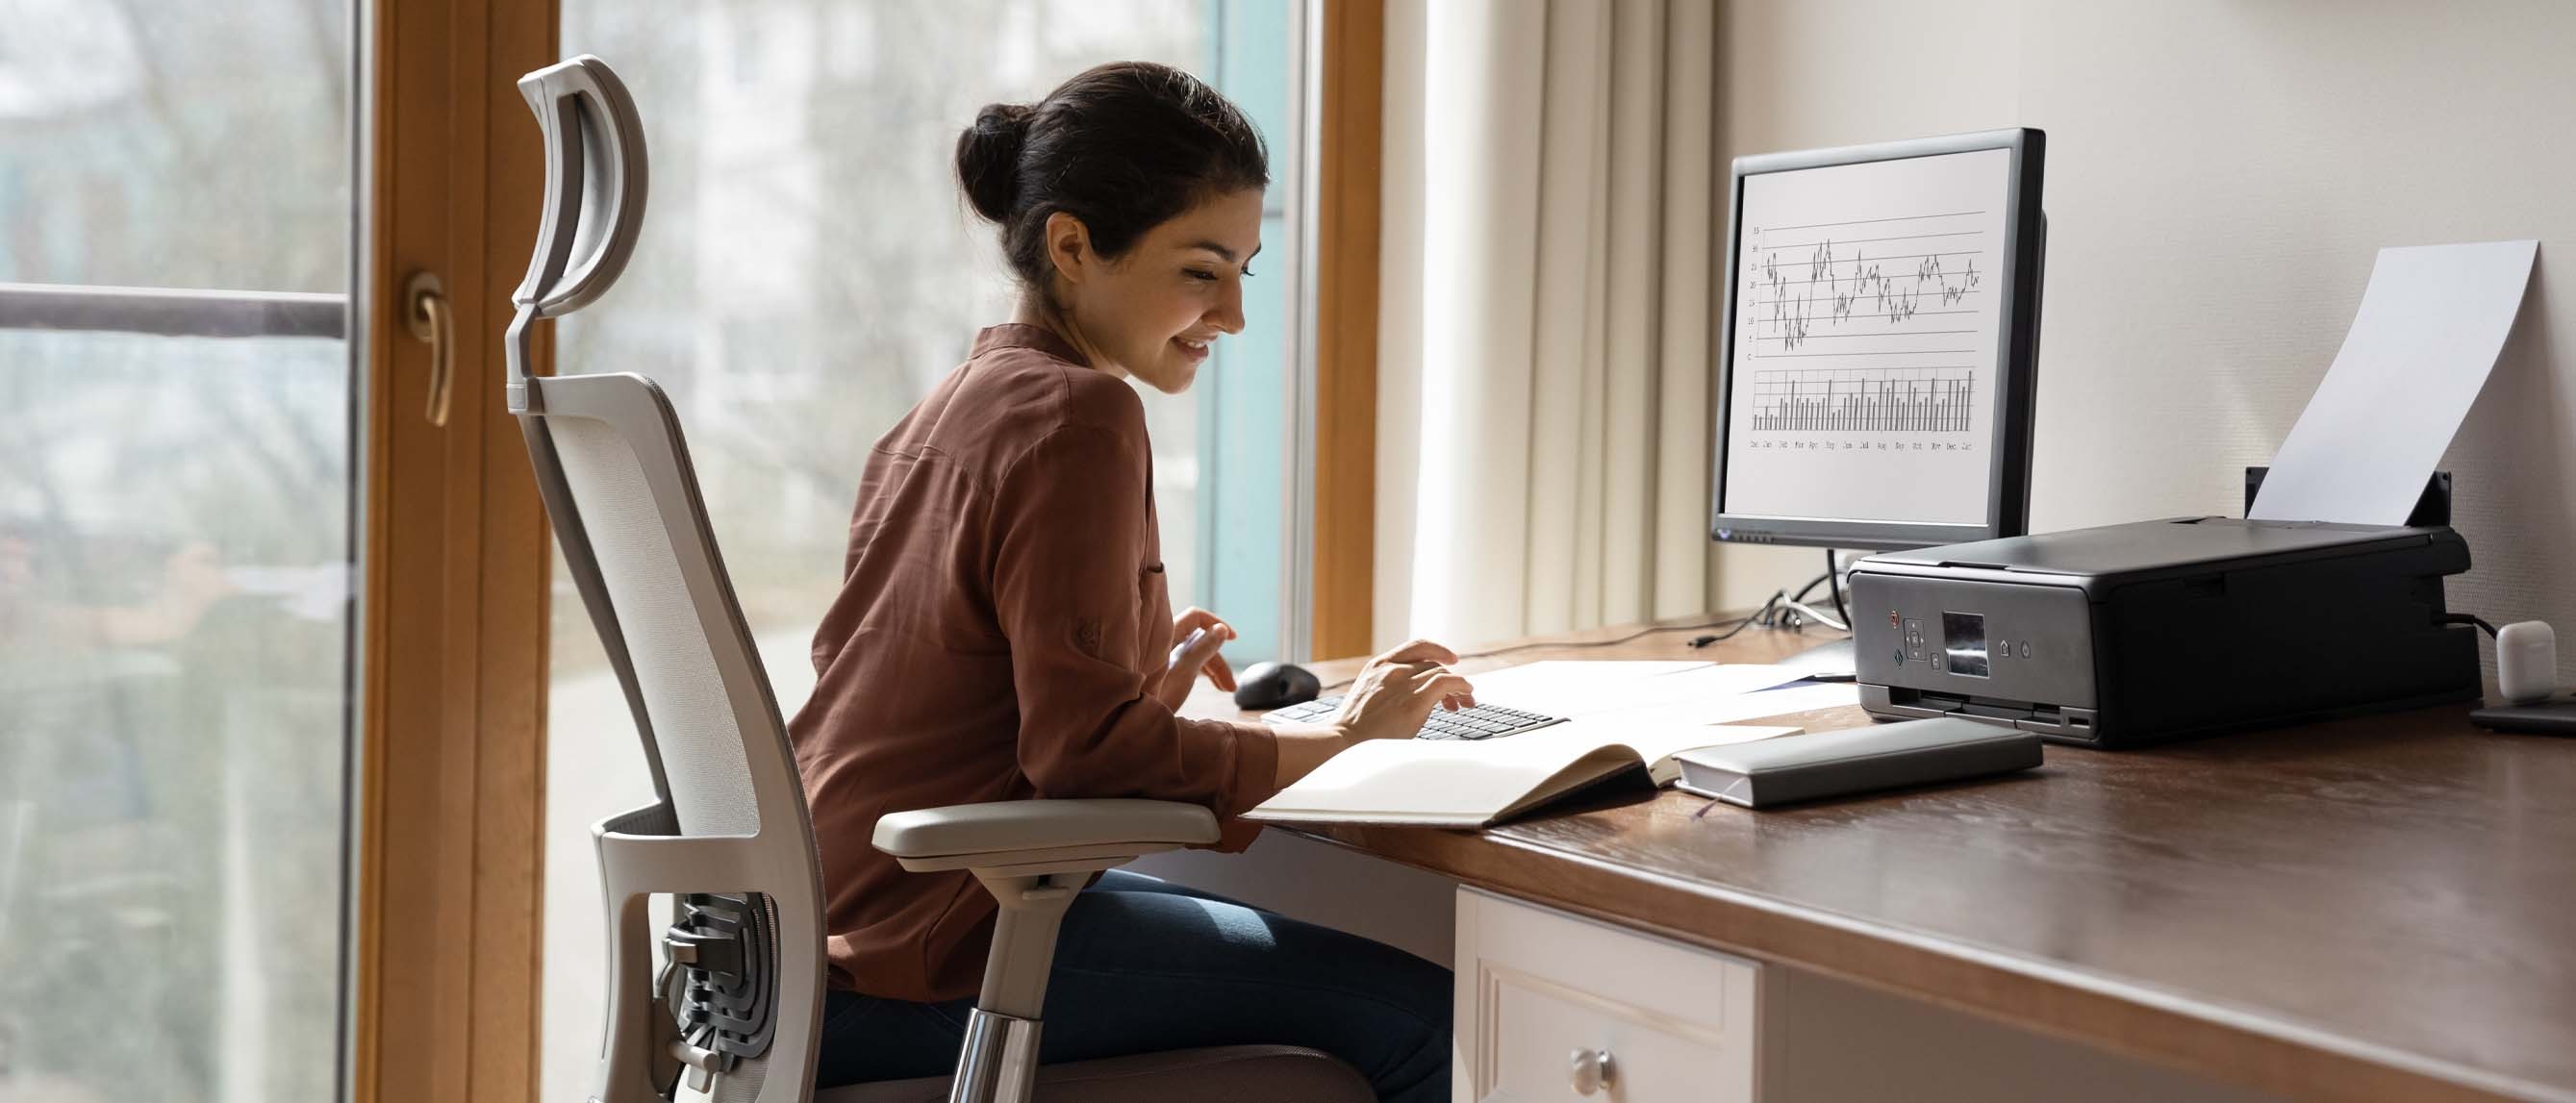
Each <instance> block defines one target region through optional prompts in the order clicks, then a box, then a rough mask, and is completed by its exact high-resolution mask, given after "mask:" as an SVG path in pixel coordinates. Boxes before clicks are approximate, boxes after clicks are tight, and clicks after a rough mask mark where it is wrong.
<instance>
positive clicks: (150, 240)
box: [0, 0, 356, 294]
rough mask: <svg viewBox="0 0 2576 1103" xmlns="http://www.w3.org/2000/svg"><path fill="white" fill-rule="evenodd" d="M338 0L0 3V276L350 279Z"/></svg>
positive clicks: (347, 59) (269, 281)
mask: <svg viewBox="0 0 2576 1103" xmlns="http://www.w3.org/2000/svg"><path fill="white" fill-rule="evenodd" d="M349 12H350V3H349V0H224V2H222V3H219V4H208V3H198V2H192V0H0V282H16V283H83V284H100V285H111V286H122V287H198V288H235V289H251V290H259V291H323V292H330V293H333V294H342V293H345V292H346V291H347V290H348V286H349V217H350V206H349V176H350V163H349V102H350V101H349V82H350V79H351V73H352V72H353V71H354V70H355V68H356V67H355V65H354V64H352V59H351V56H350V53H349Z"/></svg>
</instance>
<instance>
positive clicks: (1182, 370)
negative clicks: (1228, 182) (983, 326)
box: [1047, 188, 1261, 394]
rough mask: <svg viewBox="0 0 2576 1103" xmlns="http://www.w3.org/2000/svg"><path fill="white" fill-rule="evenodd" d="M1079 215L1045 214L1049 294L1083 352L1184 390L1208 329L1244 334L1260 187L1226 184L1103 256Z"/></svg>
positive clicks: (1205, 346)
mask: <svg viewBox="0 0 2576 1103" xmlns="http://www.w3.org/2000/svg"><path fill="white" fill-rule="evenodd" d="M1088 239H1089V235H1088V233H1087V232H1086V231H1085V230H1084V229H1083V227H1082V223H1081V222H1080V221H1079V220H1077V219H1074V218H1073V217H1072V216H1070V215H1065V214H1057V215H1055V216H1053V217H1052V218H1050V219H1049V220H1048V226H1047V246H1048V250H1049V252H1050V254H1051V255H1052V256H1053V258H1054V260H1055V266H1056V274H1057V276H1058V281H1057V297H1056V298H1057V302H1058V303H1059V304H1061V305H1062V307H1063V308H1064V312H1065V314H1067V315H1069V316H1070V320H1071V321H1072V323H1073V328H1074V330H1075V331H1076V332H1075V333H1074V334H1073V335H1072V336H1073V337H1074V341H1075V343H1076V344H1077V345H1080V346H1082V351H1083V352H1084V353H1085V354H1086V355H1088V356H1090V357H1091V358H1092V359H1093V360H1094V361H1095V366H1098V367H1101V368H1106V369H1108V370H1111V371H1115V372H1119V373H1121V374H1125V375H1132V376H1135V377H1136V378H1138V379H1141V380H1144V381H1145V384H1146V385H1147V386H1150V387H1152V388H1154V389H1155V390H1158V391H1162V392H1163V393H1165V394H1179V393H1181V392H1182V391H1185V390H1188V389H1189V386H1190V382H1191V381H1192V380H1194V379H1196V378H1197V377H1198V372H1199V365H1200V364H1203V363H1205V362H1206V361H1207V358H1208V352H1209V347H1210V346H1211V345H1213V344H1215V342H1216V338H1217V335H1219V334H1223V333H1241V332H1243V279H1244V277H1246V276H1249V275H1251V274H1252V273H1251V272H1250V271H1249V270H1248V266H1249V265H1250V264H1251V262H1252V257H1253V254H1255V253H1259V252H1260V251H1261V190H1260V189H1258V188H1245V189H1243V190H1241V191H1236V192H1230V193H1227V194H1225V195H1221V196H1218V197H1216V198H1214V199H1211V200H1208V201H1207V202H1204V203H1201V204H1199V205H1197V206H1195V207H1192V208H1190V209H1189V210H1186V211H1183V212H1181V213H1180V214H1178V215H1175V216H1173V217H1171V218H1169V219H1166V220H1164V222H1163V224H1162V225H1159V226H1156V227H1154V228H1153V229H1151V230H1147V231H1145V234H1144V236H1142V237H1140V238H1138V239H1137V241H1136V243H1135V244H1134V245H1132V246H1130V247H1129V248H1128V250H1127V252H1126V254H1125V255H1123V256H1120V257H1118V258H1116V259H1115V260H1103V259H1102V258H1101V257H1100V256H1099V254H1098V253H1096V252H1093V251H1092V250H1091V249H1090V242H1089V240H1088Z"/></svg>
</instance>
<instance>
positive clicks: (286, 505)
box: [0, 0, 355, 1103]
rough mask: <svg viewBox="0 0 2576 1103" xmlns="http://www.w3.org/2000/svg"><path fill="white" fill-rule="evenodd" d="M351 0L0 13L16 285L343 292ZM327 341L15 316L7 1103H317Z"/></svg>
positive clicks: (342, 391) (334, 907)
mask: <svg viewBox="0 0 2576 1103" xmlns="http://www.w3.org/2000/svg"><path fill="white" fill-rule="evenodd" d="M350 10H351V8H350V5H349V4H348V3H346V2H345V0H227V2H226V3H223V4H197V3H182V2H179V0H150V2H145V0H0V28H6V30H5V31H0V283H52V284H64V283H78V284H96V285H125V286H132V287H145V288H156V287H194V288H223V289H227V290H231V291H237V292H245V293H254V292H275V291H304V292H325V293H331V294H345V293H346V291H347V288H348V284H349V278H350V263H349V242H350V239H351V219H352V206H351V200H350V190H349V179H350V176H351V161H350V157H351V151H350V143H349V136H348V135H349V117H350V116H349V95H350V81H351V79H352V73H353V72H354V70H355V65H354V60H353V57H352V54H351V52H350V46H349V43H350V32H349V12H350ZM350 380H351V375H350V363H349V354H348V345H347V343H346V342H344V341H342V340H339V339H336V338H305V337H234V338H220V339H219V338H208V337H145V336H135V335H127V334H116V333H93V332H71V331H54V330H35V329H27V330H6V329H0V1099H26V1100H46V1101H53V1100H65V1101H72V1100H77V1101H82V1103H87V1101H91V1100H99V1101H108V1100H120V1101H121V1100H135V1099H150V1100H170V1101H180V1103H187V1101H201V1100H202V1101H216V1100H221V1101H228V1103H251V1101H271V1100H278V1101H305V1100H311V1101H322V1100H328V1099H332V1098H334V1097H335V1095H336V1091H337V1084H336V1081H337V1074H338V1064H339V1060H338V1058H339V1053H340V1047H341V1040H342V1032H341V1030H340V1025H341V1021H342V1019H341V1013H342V1009H343V1004H342V985H341V976H342V972H341V971H342V968H343V964H344V963H343V961H342V955H341V953H340V946H341V941H340V937H341V921H342V916H343V906H344V896H343V887H344V877H343V874H342V861H343V858H344V852H343V846H342V843H343V836H342V830H343V789H342V786H343V778H344V774H345V769H344V767H345V763H346V758H345V754H346V747H347V731H348V728H347V724H348V722H349V717H350V716H351V715H352V711H353V710H352V708H351V701H350V699H349V690H348V685H349V665H348V645H347V641H348V638H349V631H348V622H347V616H348V608H349V596H350V578H351V572H350V551H351V549H350V539H349V516H348V509H349V506H350V497H351V493H352V481H351V474H352V460H351V456H352V440H351V434H350V425H351V417H350V414H351V410H350V402H351V397H352V393H353V392H352V389H351V382H350Z"/></svg>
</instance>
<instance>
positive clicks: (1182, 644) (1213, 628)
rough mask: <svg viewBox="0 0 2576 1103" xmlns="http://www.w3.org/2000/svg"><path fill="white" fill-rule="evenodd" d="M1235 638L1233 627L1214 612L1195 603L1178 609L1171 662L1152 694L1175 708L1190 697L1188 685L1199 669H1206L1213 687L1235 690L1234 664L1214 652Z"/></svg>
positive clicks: (1175, 710)
mask: <svg viewBox="0 0 2576 1103" xmlns="http://www.w3.org/2000/svg"><path fill="white" fill-rule="evenodd" d="M1233 638H1234V627H1233V626H1232V625H1229V624H1227V623H1226V622H1224V621H1222V620H1218V619H1217V616H1216V614H1214V613H1211V612H1208V611H1207V610H1205V609H1201V608H1199V607H1197V606H1195V605H1194V606H1191V607H1190V608H1187V609H1183V610H1181V615H1179V616H1176V617H1173V618H1172V641H1173V642H1172V658H1171V664H1170V665H1169V666H1167V667H1165V668H1164V670H1163V680H1162V682H1161V683H1160V684H1158V685H1156V686H1155V687H1154V698H1155V699H1156V700H1158V701H1161V702H1162V703H1163V707H1165V708H1168V709H1171V710H1172V711H1174V712H1179V711H1180V710H1181V704H1182V703H1183V702H1185V701H1188V700H1189V699H1190V686H1191V685H1192V684H1193V683H1195V682H1197V681H1198V677H1199V672H1200V671H1201V670H1205V671H1206V672H1207V676H1208V681H1210V682H1214V683H1216V688H1218V689H1221V690H1224V691H1226V692H1227V693H1232V692H1234V668H1233V667H1231V666H1228V665H1226V661H1225V656H1223V655H1220V654H1217V651H1218V650H1219V649H1220V648H1223V647H1224V646H1225V645H1226V642H1227V641H1228V640H1232V639H1233Z"/></svg>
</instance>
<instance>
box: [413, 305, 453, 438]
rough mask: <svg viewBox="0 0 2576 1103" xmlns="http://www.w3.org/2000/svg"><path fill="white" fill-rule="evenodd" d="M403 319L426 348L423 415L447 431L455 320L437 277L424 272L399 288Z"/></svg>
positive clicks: (451, 388) (451, 386) (431, 422)
mask: <svg viewBox="0 0 2576 1103" xmlns="http://www.w3.org/2000/svg"><path fill="white" fill-rule="evenodd" d="M403 302H404V303H405V304H407V306H406V308H405V310H404V315H405V317H406V318H407V319H408V320H409V321H410V322H411V335H412V336H413V337H416V338H419V339H420V340H422V341H424V342H427V343H428V345H429V408H428V409H427V410H424V411H423V415H424V416H426V417H427V418H428V419H429V423H430V424H431V425H434V426H437V427H439V428H441V429H444V428H446V427H447V403H448V398H449V396H450V394H451V393H452V392H453V391H454V390H455V388H456V366H455V363H454V362H453V359H452V358H453V357H454V355H455V353H454V350H455V347H456V320H455V317H454V316H453V315H452V314H450V313H449V312H448V307H447V294H446V291H445V289H444V288H443V287H442V286H441V285H440V284H439V282H438V277H437V276H435V275H432V274H430V273H428V272H414V273H412V274H411V279H410V280H409V281H407V282H405V283H404V284H403Z"/></svg>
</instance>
